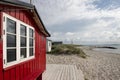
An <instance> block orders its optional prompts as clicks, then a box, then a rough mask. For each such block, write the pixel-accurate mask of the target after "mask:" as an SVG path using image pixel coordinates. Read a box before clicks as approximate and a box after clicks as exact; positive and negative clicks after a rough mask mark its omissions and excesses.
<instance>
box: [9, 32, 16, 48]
mask: <svg viewBox="0 0 120 80" xmlns="http://www.w3.org/2000/svg"><path fill="white" fill-rule="evenodd" d="M7 47H16V36H15V35H11V34H7Z"/></svg>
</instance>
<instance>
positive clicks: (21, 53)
mask: <svg viewBox="0 0 120 80" xmlns="http://www.w3.org/2000/svg"><path fill="white" fill-rule="evenodd" d="M26 56H27V54H26V48H21V51H20V57H21V58H26Z"/></svg>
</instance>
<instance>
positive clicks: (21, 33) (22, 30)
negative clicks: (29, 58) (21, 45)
mask: <svg viewBox="0 0 120 80" xmlns="http://www.w3.org/2000/svg"><path fill="white" fill-rule="evenodd" d="M20 35H22V36H26V26H24V25H21V27H20Z"/></svg>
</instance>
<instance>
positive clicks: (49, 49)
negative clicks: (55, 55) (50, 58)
mask: <svg viewBox="0 0 120 80" xmlns="http://www.w3.org/2000/svg"><path fill="white" fill-rule="evenodd" d="M51 49H52V40H49V39H47V40H46V51H47V52H51Z"/></svg>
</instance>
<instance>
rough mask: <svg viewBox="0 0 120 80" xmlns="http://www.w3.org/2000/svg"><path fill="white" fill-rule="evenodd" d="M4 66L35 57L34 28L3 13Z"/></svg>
mask: <svg viewBox="0 0 120 80" xmlns="http://www.w3.org/2000/svg"><path fill="white" fill-rule="evenodd" d="M3 18H5V20H4V21H3V24H4V25H3V30H4V31H5V32H6V33H5V34H3V35H4V36H3V43H4V44H3V58H4V60H5V63H4V65H3V67H4V68H6V67H9V66H12V65H15V64H17V63H20V62H23V61H26V60H29V59H31V58H34V47H35V46H34V29H33V28H32V27H31V26H29V25H27V24H25V23H24V22H22V21H19V20H17V19H16V18H14V17H12V16H9V15H8V14H5V13H3Z"/></svg>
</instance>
